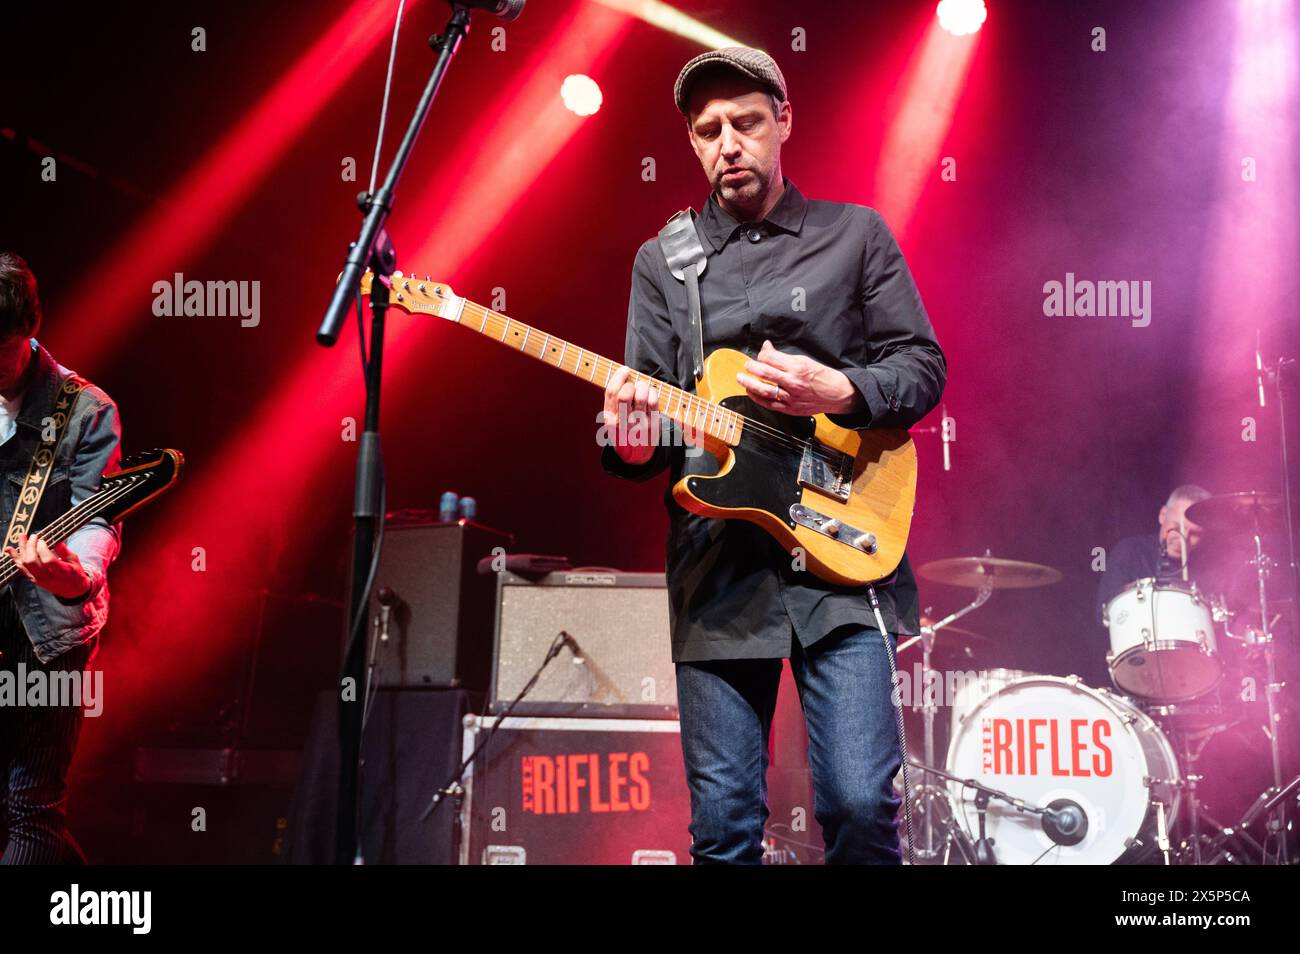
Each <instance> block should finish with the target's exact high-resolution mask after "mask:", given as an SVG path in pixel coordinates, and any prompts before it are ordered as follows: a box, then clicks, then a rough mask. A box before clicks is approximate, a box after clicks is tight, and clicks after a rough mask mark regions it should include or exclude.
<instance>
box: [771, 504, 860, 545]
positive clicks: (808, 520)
mask: <svg viewBox="0 0 1300 954" xmlns="http://www.w3.org/2000/svg"><path fill="white" fill-rule="evenodd" d="M790 519H791V520H793V521H794V522H795V523H796V524H798V525H799V526H801V527H807V528H808V529H809V530H816V531H817V532H818V533H820V534H824V535H825V536H828V537H830V538H831V539H832V540H838V541H839V542H840V543H843V544H845V545H846V546H850V547H853V549H855V550H861V551H862V552H863V553H875V552H876V535H875V534H874V533H870V532H868V531H866V530H861V529H859V528H858V527H854V526H851V525H850V524H847V523H845V522H844V521H843V520H840V519H839V518H837V517H830V516H827V515H826V514H824V513H820V512H818V511H816V510H813V509H812V508H811V507H805V506H804V505H803V504H792V505H791V507H790Z"/></svg>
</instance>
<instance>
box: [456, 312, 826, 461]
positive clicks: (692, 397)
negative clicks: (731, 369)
mask: <svg viewBox="0 0 1300 954" xmlns="http://www.w3.org/2000/svg"><path fill="white" fill-rule="evenodd" d="M465 306H466V308H467V309H469V308H473V309H475V312H474V315H475V317H478V316H480V315H488V316H491V317H496V318H506V316H505V315H502V314H500V313H499V312H495V311H492V310H491V309H489V308H485V307H484V306H482V305H479V304H478V303H476V302H472V301H469V300H466V301H465ZM507 320H511V319H507ZM519 324H523V322H519ZM528 327H531V326H528ZM561 341H562V343H564V344H568V342H564V341H563V339H561ZM519 350H520V351H521V352H523V353H524V354H527V355H528V356H529V357H533V354H532V353H531V352H528V351H524V349H523V348H522V347H521V348H520V349H519ZM583 353H586V354H590V355H592V357H593V358H594V359H595V362H596V364H597V365H599V362H601V361H605V362H607V363H609V364H610V365H611V366H612V367H620V365H617V364H615V362H613V361H612V360H610V359H609V358H606V357H604V356H602V355H599V354H596V353H595V352H586V351H584V352H583ZM537 358H538V360H543V357H542V356H541V355H538V356H537ZM552 367H559V365H552ZM561 370H565V369H563V368H561ZM629 370H632V369H630V368H629ZM633 373H634V374H637V375H640V376H642V377H645V378H649V379H650V380H651V381H654V382H655V383H657V384H659V385H660V386H661V387H666V388H670V389H672V390H674V391H678V392H680V393H681V394H682V395H683V399H679V401H678V406H679V410H680V408H681V407H682V406H683V405H689V404H690V403H691V402H694V403H696V404H699V405H700V406H701V407H703V408H715V409H717V410H718V411H721V412H722V413H723V414H731V415H735V416H736V417H737V418H739V419H740V420H742V421H744V422H745V423H744V425H743V426H744V427H745V428H750V427H752V428H753V429H754V430H755V431H756V432H762V433H764V434H766V435H767V436H769V437H771V438H772V439H774V440H779V441H782V442H784V443H785V444H786V446H788V447H791V448H792V449H796V450H803V449H807V448H809V447H811V446H812V445H811V444H809V442H807V441H804V440H802V439H800V438H797V437H794V436H793V435H790V434H787V433H786V432H785V431H782V430H780V429H778V428H776V427H773V426H771V425H769V424H766V423H764V422H763V421H761V420H759V419H758V418H755V417H748V416H746V415H744V414H742V413H740V412H739V411H733V410H731V409H729V408H725V407H722V406H721V405H719V404H716V403H714V402H711V401H706V400H705V399H704V398H702V397H700V396H699V395H697V394H691V393H690V392H689V391H687V390H685V389H684V388H678V387H674V386H673V385H671V384H667V383H666V382H663V381H659V380H658V379H656V378H652V377H650V375H648V374H645V372H642V371H634V372H633ZM705 426H706V427H707V423H706V425H705Z"/></svg>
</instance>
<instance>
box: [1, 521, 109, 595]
mask: <svg viewBox="0 0 1300 954" xmlns="http://www.w3.org/2000/svg"><path fill="white" fill-rule="evenodd" d="M4 551H5V553H6V554H7V555H8V556H9V558H10V559H12V560H13V561H14V563H15V564H17V566H18V572H20V573H21V574H22V575H23V576H25V577H27V579H29V580H31V581H32V582H33V583H35V584H36V585H37V586H39V587H41V588H42V589H46V590H49V591H50V592H51V593H53V594H54V595H55V596H58V597H61V598H63V599H65V600H73V599H77V598H78V597H81V596H85V595H86V594H87V593H88V592H90V574H88V573H87V572H86V570H85V568H84V567H83V566H82V565H81V561H80V560H79V559H77V555H76V554H75V553H73V552H72V551H71V550H69V549H68V546H67V544H65V543H56V544H55V545H54V548H53V549H51V548H50V547H49V546H48V545H47V544H46V542H45V541H44V540H42V539H41V535H40V534H39V533H33V534H32V535H31V536H30V537H29V536H27V535H26V534H20V535H19V537H18V546H16V547H5V548H4Z"/></svg>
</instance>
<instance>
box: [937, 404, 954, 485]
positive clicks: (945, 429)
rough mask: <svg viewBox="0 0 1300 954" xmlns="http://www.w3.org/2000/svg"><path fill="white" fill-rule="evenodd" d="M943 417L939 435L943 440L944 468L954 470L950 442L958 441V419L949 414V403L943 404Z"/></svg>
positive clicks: (940, 421)
mask: <svg viewBox="0 0 1300 954" xmlns="http://www.w3.org/2000/svg"><path fill="white" fill-rule="evenodd" d="M942 415H943V416H942V417H941V418H940V420H939V437H940V439H941V440H942V441H943V469H944V470H945V471H949V470H952V456H951V452H950V451H949V450H948V446H949V445H950V444H955V443H956V442H957V419H956V418H954V417H949V416H948V405H946V404H945V405H944V406H943V411H942Z"/></svg>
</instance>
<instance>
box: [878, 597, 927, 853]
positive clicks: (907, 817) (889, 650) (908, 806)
mask: <svg viewBox="0 0 1300 954" xmlns="http://www.w3.org/2000/svg"><path fill="white" fill-rule="evenodd" d="M867 594H868V595H869V596H870V597H871V610H872V612H873V613H875V614H876V625H877V626H879V627H880V638H881V639H883V640H884V641H885V656H886V657H887V658H888V659H889V704H890V706H891V707H892V708H893V710H894V721H895V723H896V724H897V727H898V751H899V754H900V755H901V757H902V760H903V819H904V821H905V823H906V826H907V863H908V864H909V865H912V866H913V867H915V866H916V854H915V852H914V851H913V848H912V845H913V839H912V786H911V784H910V783H909V782H908V779H907V733H906V732H905V731H904V729H903V701H902V699H901V698H900V699H899V700H898V702H895V701H894V693H895V692H896V691H897V687H898V666H897V664H896V662H895V660H894V647H893V646H892V645H891V644H890V642H889V631H888V630H887V629H885V618H884V617H883V616H882V615H881V613H880V599H879V597H877V596H876V586H875V584H874V583H868V584H867ZM891 787H892V782H891Z"/></svg>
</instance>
